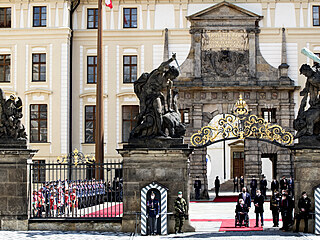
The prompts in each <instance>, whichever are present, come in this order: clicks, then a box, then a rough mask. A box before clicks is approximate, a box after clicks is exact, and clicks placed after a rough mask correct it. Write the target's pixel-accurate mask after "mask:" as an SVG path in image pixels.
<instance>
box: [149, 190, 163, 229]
mask: <svg viewBox="0 0 320 240" xmlns="http://www.w3.org/2000/svg"><path fill="white" fill-rule="evenodd" d="M155 197H156V195H155V194H154V192H151V199H150V200H149V201H147V218H148V225H149V230H150V235H157V219H158V217H159V213H160V204H159V201H158V200H157V199H155Z"/></svg>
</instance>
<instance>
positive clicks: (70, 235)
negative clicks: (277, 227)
mask: <svg viewBox="0 0 320 240" xmlns="http://www.w3.org/2000/svg"><path fill="white" fill-rule="evenodd" d="M0 239H1V240H23V239H30V240H31V239H34V240H61V239H63V240H102V239H103V240H149V239H152V240H158V239H159V240H170V239H177V240H178V239H186V240H201V239H208V240H209V239H219V240H225V239H231V240H233V239H237V240H247V239H249V240H251V239H252V240H254V239H259V240H295V239H299V240H304V239H305V240H319V239H320V236H315V235H312V234H304V235H302V234H294V233H289V232H285V233H284V232H280V231H263V232H196V233H184V234H177V235H175V234H171V235H168V236H136V237H131V236H130V234H125V233H98V232H57V231H28V232H17V231H16V232H13V231H1V232H0Z"/></svg>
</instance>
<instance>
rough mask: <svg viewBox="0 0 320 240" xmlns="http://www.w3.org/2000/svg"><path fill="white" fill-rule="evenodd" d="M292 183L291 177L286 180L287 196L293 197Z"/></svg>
mask: <svg viewBox="0 0 320 240" xmlns="http://www.w3.org/2000/svg"><path fill="white" fill-rule="evenodd" d="M293 189H294V182H293V179H292V177H290V178H289V179H288V194H289V196H291V197H293V194H294V190H293Z"/></svg>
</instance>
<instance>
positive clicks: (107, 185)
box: [29, 159, 123, 220]
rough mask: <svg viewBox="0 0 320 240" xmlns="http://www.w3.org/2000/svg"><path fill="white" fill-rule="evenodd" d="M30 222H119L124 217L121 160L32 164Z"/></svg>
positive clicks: (38, 162) (30, 176)
mask: <svg viewBox="0 0 320 240" xmlns="http://www.w3.org/2000/svg"><path fill="white" fill-rule="evenodd" d="M29 183H30V185H29V206H30V207H29V210H30V214H29V215H30V219H44V218H48V219H59V218H70V219H72V218H73V219H90V220H92V219H94V218H99V219H100V218H105V219H119V218H121V217H122V214H123V204H122V199H123V181H122V161H121V160H120V159H112V160H110V161H107V162H105V163H94V162H93V163H90V162H80V163H78V162H73V161H70V162H62V163H46V162H45V161H39V160H36V161H33V163H31V164H30V166H29Z"/></svg>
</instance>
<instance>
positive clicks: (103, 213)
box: [84, 203, 123, 217]
mask: <svg viewBox="0 0 320 240" xmlns="http://www.w3.org/2000/svg"><path fill="white" fill-rule="evenodd" d="M122 213H123V203H120V204H117V205H115V206H112V207H108V208H104V209H101V210H100V211H95V212H92V213H89V214H86V215H84V217H118V216H119V215H121V214H122Z"/></svg>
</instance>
